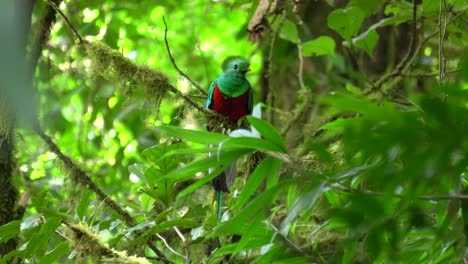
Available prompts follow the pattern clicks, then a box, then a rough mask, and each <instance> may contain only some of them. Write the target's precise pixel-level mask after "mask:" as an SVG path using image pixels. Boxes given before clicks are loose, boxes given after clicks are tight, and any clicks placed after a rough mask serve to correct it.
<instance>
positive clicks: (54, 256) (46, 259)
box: [39, 242, 70, 264]
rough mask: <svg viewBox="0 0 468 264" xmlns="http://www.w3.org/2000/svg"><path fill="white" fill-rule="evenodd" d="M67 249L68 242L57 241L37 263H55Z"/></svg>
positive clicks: (68, 248)
mask: <svg viewBox="0 0 468 264" xmlns="http://www.w3.org/2000/svg"><path fill="white" fill-rule="evenodd" d="M69 250H70V247H69V245H68V242H62V243H59V244H58V245H57V246H56V247H55V248H54V249H53V250H51V251H49V252H47V254H45V255H44V256H43V257H42V258H41V259H40V260H39V264H48V263H57V262H58V260H59V259H60V258H61V257H62V256H63V255H65V254H67V253H68V251H69Z"/></svg>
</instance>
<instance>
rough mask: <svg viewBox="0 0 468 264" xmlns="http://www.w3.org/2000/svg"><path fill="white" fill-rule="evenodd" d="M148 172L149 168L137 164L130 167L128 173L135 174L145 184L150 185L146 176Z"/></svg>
mask: <svg viewBox="0 0 468 264" xmlns="http://www.w3.org/2000/svg"><path fill="white" fill-rule="evenodd" d="M146 170H147V168H146V166H145V165H143V164H138V163H135V164H133V165H130V166H128V171H129V172H130V173H133V174H135V175H136V176H137V177H138V178H139V179H140V180H142V181H143V182H144V183H146V184H149V182H148V179H147V178H146V176H145V172H146Z"/></svg>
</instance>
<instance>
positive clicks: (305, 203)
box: [280, 183, 326, 236]
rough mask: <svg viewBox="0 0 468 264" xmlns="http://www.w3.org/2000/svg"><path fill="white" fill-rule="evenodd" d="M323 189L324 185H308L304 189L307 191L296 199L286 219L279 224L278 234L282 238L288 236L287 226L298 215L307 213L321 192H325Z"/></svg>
mask: <svg viewBox="0 0 468 264" xmlns="http://www.w3.org/2000/svg"><path fill="white" fill-rule="evenodd" d="M325 187H326V185H325V183H321V184H316V183H313V184H310V185H309V186H308V187H307V188H306V190H307V191H306V192H303V193H302V195H299V197H297V199H296V201H295V202H294V204H293V206H292V208H291V209H290V210H289V212H288V214H287V216H286V218H285V219H284V220H283V222H282V223H281V226H280V232H281V233H282V234H283V235H284V236H287V235H288V233H289V226H290V224H291V222H292V221H293V220H294V219H295V218H296V217H297V216H298V214H299V213H304V212H306V211H309V210H310V209H311V208H312V206H314V205H315V202H316V201H317V199H318V198H319V197H320V195H321V194H322V192H323V191H324V190H325Z"/></svg>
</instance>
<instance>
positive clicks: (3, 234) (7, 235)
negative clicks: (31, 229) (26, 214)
mask: <svg viewBox="0 0 468 264" xmlns="http://www.w3.org/2000/svg"><path fill="white" fill-rule="evenodd" d="M20 225H21V222H20V221H18V220H15V221H11V222H9V223H7V224H4V225H2V226H0V243H5V242H7V241H8V240H10V239H11V238H14V237H15V236H17V235H18V234H19V232H20Z"/></svg>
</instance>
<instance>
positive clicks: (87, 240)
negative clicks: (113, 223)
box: [63, 221, 150, 264]
mask: <svg viewBox="0 0 468 264" xmlns="http://www.w3.org/2000/svg"><path fill="white" fill-rule="evenodd" d="M63 223H64V224H65V225H66V226H67V227H68V230H67V237H68V238H69V241H70V244H71V246H72V248H73V249H74V250H75V252H77V256H76V257H77V258H78V261H79V262H87V261H89V260H91V261H96V262H99V263H132V264H149V263H150V262H149V261H148V260H147V259H145V258H141V257H137V256H129V255H128V254H127V252H126V251H118V250H115V249H113V248H110V247H109V246H108V245H106V244H104V243H103V242H101V241H100V240H99V236H98V235H97V234H95V233H94V232H93V231H92V230H91V229H90V228H89V227H88V226H86V225H84V224H71V223H68V222H65V221H63Z"/></svg>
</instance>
